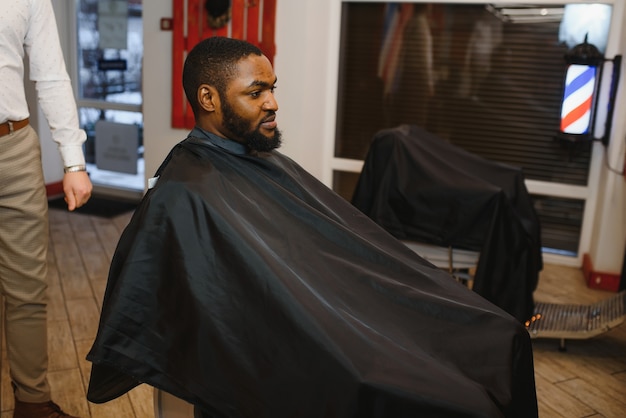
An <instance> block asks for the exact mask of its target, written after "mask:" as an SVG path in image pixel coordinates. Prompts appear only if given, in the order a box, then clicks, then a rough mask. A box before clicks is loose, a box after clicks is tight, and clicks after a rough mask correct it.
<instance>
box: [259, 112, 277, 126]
mask: <svg viewBox="0 0 626 418" xmlns="http://www.w3.org/2000/svg"><path fill="white" fill-rule="evenodd" d="M277 126H278V123H276V115H272V116H268V117H267V118H265V119H263V120H262V121H261V127H262V128H264V129H276V127H277Z"/></svg>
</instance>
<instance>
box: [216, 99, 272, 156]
mask: <svg viewBox="0 0 626 418" xmlns="http://www.w3.org/2000/svg"><path fill="white" fill-rule="evenodd" d="M222 114H223V117H224V127H225V128H226V129H227V130H228V131H229V132H230V134H231V135H233V136H234V137H235V138H236V139H237V140H243V141H244V144H245V145H246V146H247V147H248V149H250V150H251V151H256V152H269V151H271V150H273V149H276V148H278V147H280V144H281V139H280V138H281V132H280V130H278V128H276V129H275V130H274V136H273V137H268V136H265V135H263V134H262V133H261V131H260V130H259V127H258V126H257V127H256V128H254V129H251V127H250V123H249V122H248V121H247V120H245V119H243V118H242V117H241V116H239V115H237V114H236V113H235V112H234V111H233V108H232V107H231V106H230V104H229V103H228V102H227V101H225V100H222ZM235 138H231V139H235Z"/></svg>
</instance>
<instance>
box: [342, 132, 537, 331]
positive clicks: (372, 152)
mask: <svg viewBox="0 0 626 418" xmlns="http://www.w3.org/2000/svg"><path fill="white" fill-rule="evenodd" d="M352 203H353V204H354V205H355V206H356V207H357V208H359V209H360V210H361V211H362V212H363V213H365V214H366V215H367V216H369V217H370V218H372V220H374V221H375V222H376V223H378V224H379V225H381V226H382V227H383V228H385V229H386V230H387V231H388V232H390V233H391V234H392V235H393V236H395V237H396V238H398V239H400V240H407V241H418V242H425V243H428V244H434V245H438V246H442V247H449V246H451V247H455V248H461V249H466V250H474V251H478V252H479V253H480V256H479V259H478V265H477V267H476V274H475V276H474V282H473V287H472V289H473V290H474V291H475V292H476V293H478V294H480V295H481V296H483V297H484V298H486V299H487V300H489V301H491V302H493V303H495V304H496V305H498V306H499V307H501V308H502V309H504V310H505V311H507V312H508V313H510V314H511V315H513V316H515V317H516V318H517V319H518V320H519V321H520V322H525V321H526V320H528V319H530V317H531V316H532V315H533V311H534V302H533V292H534V291H535V289H536V287H537V282H538V279H539V272H540V271H541V269H542V268H543V260H542V256H541V235H540V224H539V218H538V216H537V214H536V213H535V209H534V207H533V203H532V200H531V198H530V195H529V193H528V190H527V189H526V186H525V184H524V175H523V172H522V170H521V169H520V168H518V167H514V166H511V165H508V164H502V163H498V162H495V161H489V160H486V159H484V158H482V157H479V156H478V155H474V154H471V153H469V152H467V151H465V150H463V149H461V148H459V147H457V146H455V145H453V144H451V143H449V142H447V141H444V140H443V139H440V138H438V137H437V136H435V135H433V134H431V133H430V132H427V131H425V130H424V129H422V128H420V127H418V126H415V125H400V126H398V127H395V128H391V129H384V130H381V131H379V132H377V133H376V135H375V136H374V138H373V140H372V143H371V145H370V149H369V151H368V153H367V156H366V158H365V162H364V165H363V170H362V172H361V175H360V177H359V182H358V184H357V187H356V190H355V192H354V196H353V197H352Z"/></svg>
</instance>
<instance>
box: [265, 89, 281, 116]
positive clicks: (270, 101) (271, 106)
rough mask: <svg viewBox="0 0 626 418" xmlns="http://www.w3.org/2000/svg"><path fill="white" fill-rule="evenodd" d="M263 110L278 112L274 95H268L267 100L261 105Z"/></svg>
mask: <svg viewBox="0 0 626 418" xmlns="http://www.w3.org/2000/svg"><path fill="white" fill-rule="evenodd" d="M263 110H273V111H274V112H275V111H277V110H278V102H277V101H276V97H274V93H269V95H268V97H267V100H266V101H265V102H264V103H263Z"/></svg>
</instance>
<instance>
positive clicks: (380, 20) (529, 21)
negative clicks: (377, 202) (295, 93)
mask: <svg viewBox="0 0 626 418" xmlns="http://www.w3.org/2000/svg"><path fill="white" fill-rule="evenodd" d="M611 11H612V9H611V6H610V5H598V4H578V3H577V4H575V5H567V6H564V5H553V6H547V5H545V4H543V5H532V4H520V3H515V4H509V3H507V4H505V3H496V4H469V3H463V4H451V3H449V4H446V3H442V2H436V3H435V2H432V3H404V2H403V3H389V2H377V3H374V2H344V3H343V4H342V20H341V22H342V26H341V40H340V45H341V47H340V48H341V50H340V54H339V56H340V63H339V74H338V80H339V83H338V91H337V125H336V136H335V157H337V158H346V159H354V160H363V159H364V158H365V155H366V154H367V151H368V149H369V145H370V142H371V140H372V138H373V137H374V134H375V133H376V132H378V131H379V130H381V129H385V128H391V127H395V126H397V125H400V124H415V125H419V126H421V127H422V128H424V129H426V130H428V131H430V132H432V133H433V134H435V135H436V136H438V137H440V138H441V139H442V140H445V141H450V142H452V143H453V144H455V145H457V146H459V147H461V148H464V149H465V150H467V151H469V152H472V153H474V154H477V155H479V156H482V157H484V158H487V159H489V160H492V161H499V162H503V163H507V164H511V165H513V166H517V167H521V168H522V169H523V170H524V174H525V177H526V178H527V179H532V180H540V181H545V182H555V183H566V184H572V185H581V186H584V185H586V184H587V178H588V172H589V166H590V156H591V150H590V144H589V143H586V144H584V145H583V146H581V147H579V148H577V149H575V150H573V149H571V148H568V147H567V146H564V145H563V143H562V142H559V141H557V140H556V134H557V132H558V130H559V127H560V112H561V98H562V95H563V86H564V77H565V71H566V66H567V65H566V62H565V60H564V54H565V53H566V52H567V51H568V50H569V49H570V48H572V47H573V46H574V45H576V44H578V43H581V42H582V41H583V40H584V38H585V35H586V34H587V32H588V33H589V36H590V38H589V39H590V40H591V39H593V41H591V42H594V44H596V46H597V47H598V48H599V49H600V50H601V51H604V48H605V47H606V42H607V38H608V32H609V24H610V16H611ZM581 13H582V17H581V15H580V14H581ZM591 16H593V17H591ZM589 20H593V22H594V23H593V25H589V24H581V22H582V23H584V22H588V21H589ZM592 34H593V36H592ZM356 180H357V176H355V175H354V173H347V172H341V171H335V172H334V173H333V189H334V190H335V191H337V192H338V193H340V195H341V196H343V197H345V198H346V199H350V197H351V196H352V193H353V191H354V186H355V185H356ZM533 198H534V199H535V205H536V209H537V211H538V215H539V217H540V219H541V225H542V243H543V244H544V245H545V246H546V247H548V248H551V249H553V251H556V252H558V253H562V254H568V255H572V254H575V253H576V252H577V250H578V242H579V237H580V230H581V225H582V213H583V211H584V201H581V200H575V199H573V200H570V199H562V198H555V197H541V196H534V197H533Z"/></svg>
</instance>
